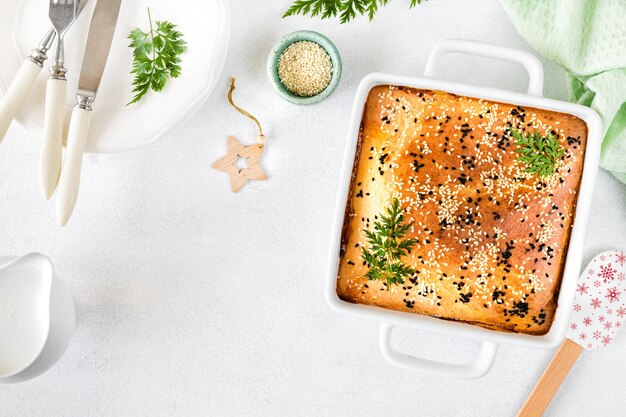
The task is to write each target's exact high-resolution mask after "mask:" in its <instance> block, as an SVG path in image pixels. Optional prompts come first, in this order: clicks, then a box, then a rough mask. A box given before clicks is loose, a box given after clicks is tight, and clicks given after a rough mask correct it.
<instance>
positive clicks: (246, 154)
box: [211, 136, 267, 193]
mask: <svg viewBox="0 0 626 417" xmlns="http://www.w3.org/2000/svg"><path fill="white" fill-rule="evenodd" d="M263 149H264V145H263V144H262V143H255V144H254V145H250V146H243V145H242V144H241V142H239V140H238V139H237V138H236V137H234V136H229V137H228V151H227V152H226V155H225V156H223V157H222V158H220V159H219V160H217V161H215V162H214V163H213V165H211V166H212V167H213V168H215V169H217V170H219V171H222V172H225V173H227V174H228V175H230V185H231V187H232V189H233V192H235V193H236V192H239V190H241V188H242V187H243V186H244V184H245V183H246V182H247V181H253V180H255V181H265V180H266V179H267V175H266V174H265V171H263V168H262V167H261V163H260V161H261V156H262V155H263ZM239 158H245V159H246V162H247V165H248V166H247V167H246V168H239V167H238V166H237V165H236V164H237V159H239Z"/></svg>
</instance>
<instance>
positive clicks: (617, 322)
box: [615, 321, 622, 329]
mask: <svg viewBox="0 0 626 417" xmlns="http://www.w3.org/2000/svg"><path fill="white" fill-rule="evenodd" d="M615 327H617V328H618V329H619V328H620V327H622V322H621V321H616V322H615Z"/></svg>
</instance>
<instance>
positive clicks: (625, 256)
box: [615, 252, 626, 266]
mask: <svg viewBox="0 0 626 417" xmlns="http://www.w3.org/2000/svg"><path fill="white" fill-rule="evenodd" d="M615 257H616V258H617V260H616V262H617V263H618V264H619V266H624V265H626V253H624V252H620V253H618V254H617V255H615Z"/></svg>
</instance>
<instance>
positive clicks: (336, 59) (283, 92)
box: [267, 30, 341, 104]
mask: <svg viewBox="0 0 626 417" xmlns="http://www.w3.org/2000/svg"><path fill="white" fill-rule="evenodd" d="M300 41H310V42H314V43H316V44H318V45H319V46H321V47H322V48H324V50H325V51H326V52H327V53H328V55H329V56H330V60H331V62H332V64H333V76H332V78H331V79H330V83H328V86H326V88H325V89H324V90H322V92H321V93H319V94H317V95H314V96H311V97H302V96H299V95H297V94H294V93H292V92H291V91H289V90H288V89H287V87H285V86H284V85H283V83H282V82H281V81H280V78H279V77H278V59H279V58H280V56H281V55H282V53H283V51H284V50H285V49H286V48H287V47H288V46H289V45H291V44H292V43H295V42H300ZM267 75H268V77H269V79H270V82H271V83H272V85H273V86H274V89H275V90H276V91H277V92H278V94H279V95H280V96H281V97H282V98H284V99H285V100H287V101H290V102H292V103H295V104H316V103H319V102H321V101H323V100H324V99H326V98H327V97H328V96H330V95H331V94H332V93H333V92H334V91H335V89H336V88H337V85H339V80H341V56H340V55H339V51H337V48H336V47H335V45H334V44H333V43H332V42H331V41H330V39H328V38H327V37H326V36H324V35H322V34H320V33H317V32H313V31H310V30H300V31H297V32H292V33H290V34H288V35H285V36H284V37H283V38H282V39H281V40H280V41H278V43H276V45H274V47H273V48H272V50H271V51H270V55H269V57H268V58H267Z"/></svg>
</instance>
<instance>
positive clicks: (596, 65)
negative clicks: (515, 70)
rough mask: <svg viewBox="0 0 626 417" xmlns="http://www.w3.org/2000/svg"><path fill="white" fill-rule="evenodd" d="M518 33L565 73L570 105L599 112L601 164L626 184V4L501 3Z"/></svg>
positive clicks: (600, 0)
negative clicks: (602, 137) (577, 104)
mask: <svg viewBox="0 0 626 417" xmlns="http://www.w3.org/2000/svg"><path fill="white" fill-rule="evenodd" d="M501 3H502V5H503V6H504V9H505V10H506V12H507V14H508V15H509V17H510V18H511V20H512V21H513V24H514V25H515V27H516V28H517V31H518V32H519V33H520V35H522V36H523V37H524V38H525V39H526V41H528V43H529V44H530V45H531V46H532V47H533V48H535V49H536V50H537V51H538V52H539V53H541V54H542V55H544V56H545V57H546V58H548V59H551V60H553V61H554V62H556V63H557V64H558V65H560V66H561V67H563V68H564V69H565V71H567V78H568V83H569V99H570V101H573V102H576V103H580V104H583V105H585V106H589V107H591V108H592V109H594V110H595V111H597V112H598V114H599V115H600V117H601V118H602V122H603V127H604V141H603V142H602V156H601V158H600V166H601V167H603V168H605V169H607V170H609V171H611V173H613V175H615V177H617V178H618V179H619V180H620V181H622V182H623V183H626V0H501Z"/></svg>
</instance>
